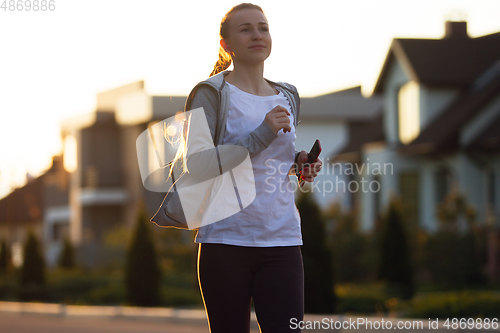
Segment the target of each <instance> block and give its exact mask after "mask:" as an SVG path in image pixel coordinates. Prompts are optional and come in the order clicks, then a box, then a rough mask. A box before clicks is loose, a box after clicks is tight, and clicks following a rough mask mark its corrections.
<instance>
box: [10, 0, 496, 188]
mask: <svg viewBox="0 0 500 333" xmlns="http://www.w3.org/2000/svg"><path fill="white" fill-rule="evenodd" d="M0 2H1V1H0ZM7 2H8V1H7ZM24 3H26V1H25V2H24ZM238 3H239V2H238V1H225V0H224V1H206V0H205V1H199V0H191V1H180V0H178V1H170V0H168V1H165V0H142V1H129V0H99V1H97V0H86V1H81V0H80V1H78V0H65V1H62V0H52V4H53V5H55V9H54V10H52V11H51V10H45V11H42V10H40V9H39V10H38V11H34V10H33V9H32V10H30V11H27V10H18V9H14V10H11V9H13V7H10V8H9V6H8V5H7V7H6V8H5V7H4V8H0V197H3V196H5V195H6V194H7V193H8V192H9V191H11V190H12V189H13V188H15V187H19V186H22V185H23V184H24V182H25V180H26V173H29V174H30V175H32V176H35V177H36V176H38V175H40V174H41V173H43V172H44V171H45V170H46V169H47V168H49V167H50V165H51V157H52V156H53V155H57V154H60V152H61V150H62V143H61V139H60V130H59V128H60V123H61V121H62V120H64V119H68V118H72V117H74V116H77V115H81V114H85V113H90V112H93V111H94V110H95V106H96V94H97V93H99V92H103V91H106V90H109V89H113V88H116V87H119V86H121V85H125V84H128V83H131V82H135V81H139V80H144V82H145V90H146V92H147V93H149V94H152V95H173V96H176V95H187V94H188V93H189V91H190V90H191V88H192V87H193V86H194V85H195V84H196V83H197V82H199V81H201V80H203V79H205V78H207V77H208V75H209V73H210V72H211V70H212V68H213V65H214V63H215V61H216V60H217V52H218V48H219V25H220V20H221V19H222V17H223V16H224V14H225V13H226V12H227V11H228V10H229V9H230V8H231V7H232V6H234V5H237V4H238ZM256 4H258V5H260V6H261V7H262V8H263V9H264V11H265V14H266V16H267V19H268V21H269V24H270V33H271V36H272V38H273V47H272V52H271V56H270V57H269V58H268V59H267V60H266V63H265V72H264V75H265V77H266V78H268V79H271V80H273V81H286V82H289V83H292V84H294V85H295V86H296V87H297V88H298V90H299V92H300V94H301V96H302V97H312V96H317V95H321V94H325V93H330V92H334V91H338V90H342V89H346V88H350V87H353V86H358V85H361V86H362V91H363V94H365V95H366V96H369V95H370V93H371V90H372V88H373V86H374V84H375V82H376V80H377V77H378V75H379V73H380V70H381V67H382V65H383V62H384V60H385V57H386V56H387V52H388V50H389V47H390V45H391V41H392V40H393V39H394V38H434V39H439V38H442V37H443V35H444V25H445V23H444V22H445V21H446V20H448V19H454V20H467V22H468V23H467V25H468V33H469V36H471V37H478V36H482V35H487V34H491V33H495V32H500V20H499V19H498V15H499V13H500V0H468V1H464V0H432V1H428V0H419V1H407V0H376V1H374V0H349V1H344V0H324V1H315V0H309V1H303V0H300V1H295V0H290V1H283V0H280V1H275V0H262V1H259V2H256Z"/></svg>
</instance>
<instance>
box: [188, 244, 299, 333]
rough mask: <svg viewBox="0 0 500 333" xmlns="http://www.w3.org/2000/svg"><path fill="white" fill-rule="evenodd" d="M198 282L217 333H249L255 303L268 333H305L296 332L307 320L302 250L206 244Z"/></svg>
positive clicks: (201, 249) (200, 255)
mask: <svg viewBox="0 0 500 333" xmlns="http://www.w3.org/2000/svg"><path fill="white" fill-rule="evenodd" d="M198 281H199V283H200V289H201V294H202V296H203V302H204V303H205V309H206V311H207V316H208V321H209V326H210V332H211V333H225V332H228V333H248V332H249V331H250V309H251V303H250V302H251V299H253V303H254V308H255V314H256V316H257V320H258V323H259V326H260V329H261V331H262V332H263V333H274V332H300V330H299V329H295V330H292V329H291V327H290V326H291V321H290V320H291V319H292V318H296V321H294V322H298V321H302V320H303V316H304V269H303V264H302V253H301V250H300V246H276V247H247V246H235V245H226V244H212V243H200V245H199V249H198ZM295 326H296V325H292V327H295Z"/></svg>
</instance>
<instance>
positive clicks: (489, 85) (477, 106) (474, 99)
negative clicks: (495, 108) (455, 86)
mask: <svg viewBox="0 0 500 333" xmlns="http://www.w3.org/2000/svg"><path fill="white" fill-rule="evenodd" d="M499 92H500V62H498V61H497V62H496V63H495V64H494V65H493V66H491V67H490V68H489V69H488V70H486V71H485V73H483V75H480V76H479V78H478V79H476V80H474V81H473V82H472V84H471V87H470V88H469V89H464V90H463V91H462V93H461V94H460V96H459V97H458V98H457V99H456V100H455V101H454V102H453V103H452V104H451V105H450V106H449V107H447V108H446V109H445V110H443V111H442V112H441V113H440V114H439V115H438V116H437V118H436V119H435V120H434V121H432V122H431V123H429V125H428V126H427V127H425V128H424V129H423V130H422V131H421V132H420V134H419V135H418V137H417V138H416V139H415V140H413V141H412V142H411V143H410V144H408V145H401V146H400V147H399V149H398V150H399V152H401V153H403V154H416V153H434V152H438V151H446V150H451V149H456V148H457V147H458V135H459V131H460V129H461V128H462V127H463V126H464V125H465V124H466V123H467V122H468V121H469V120H470V119H471V118H472V117H474V116H475V115H476V114H477V113H478V112H479V111H481V109H482V108H483V107H484V106H486V105H487V104H488V103H489V102H491V101H492V100H493V99H494V98H496V97H498V96H499ZM490 127H491V126H490ZM491 131H494V129H491ZM497 132H498V127H497ZM485 135H487V134H485ZM496 135H498V134H496ZM487 137H488V138H489V137H490V136H487ZM483 139H486V137H483Z"/></svg>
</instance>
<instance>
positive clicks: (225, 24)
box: [210, 3, 264, 76]
mask: <svg viewBox="0 0 500 333" xmlns="http://www.w3.org/2000/svg"><path fill="white" fill-rule="evenodd" d="M241 9H257V10H259V11H260V12H261V13H262V14H264V11H263V10H262V8H260V7H259V6H257V5H254V4H252V3H240V4H239V5H237V6H234V7H233V8H231V9H230V10H229V11H228V12H227V13H226V15H224V17H223V18H222V21H221V22H220V32H219V36H220V39H224V38H228V36H229V19H230V18H231V15H232V14H233V13H234V12H236V11H238V10H241ZM230 65H231V56H230V55H229V53H227V52H226V51H225V50H224V48H223V47H222V46H221V47H219V59H217V62H216V63H215V65H214V69H213V70H212V73H210V76H214V75H215V74H218V73H220V72H222V71H224V70H226V69H227V68H228V67H229V66H230Z"/></svg>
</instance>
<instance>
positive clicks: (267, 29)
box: [260, 28, 269, 31]
mask: <svg viewBox="0 0 500 333" xmlns="http://www.w3.org/2000/svg"><path fill="white" fill-rule="evenodd" d="M260 30H262V31H269V28H262V29H260Z"/></svg>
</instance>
